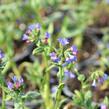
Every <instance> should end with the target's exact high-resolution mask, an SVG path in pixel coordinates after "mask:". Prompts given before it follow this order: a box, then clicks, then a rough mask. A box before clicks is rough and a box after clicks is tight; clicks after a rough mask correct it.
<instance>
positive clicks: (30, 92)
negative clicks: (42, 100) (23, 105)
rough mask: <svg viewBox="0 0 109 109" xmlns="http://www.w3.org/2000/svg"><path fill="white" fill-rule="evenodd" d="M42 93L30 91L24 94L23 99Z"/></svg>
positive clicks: (32, 97)
mask: <svg viewBox="0 0 109 109" xmlns="http://www.w3.org/2000/svg"><path fill="white" fill-rule="evenodd" d="M39 96H40V93H39V92H36V91H29V92H28V93H26V94H25V95H24V96H22V98H23V99H34V98H36V97H39Z"/></svg>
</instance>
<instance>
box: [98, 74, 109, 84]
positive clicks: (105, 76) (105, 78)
mask: <svg viewBox="0 0 109 109" xmlns="http://www.w3.org/2000/svg"><path fill="white" fill-rule="evenodd" d="M107 79H108V75H107V74H104V75H103V77H100V78H99V79H98V82H99V83H101V84H103V82H104V81H105V80H107Z"/></svg>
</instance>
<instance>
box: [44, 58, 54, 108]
mask: <svg viewBox="0 0 109 109" xmlns="http://www.w3.org/2000/svg"><path fill="white" fill-rule="evenodd" d="M44 62H45V65H46V67H45V68H47V66H48V62H47V57H46V56H44ZM43 93H44V94H43V97H44V102H45V107H46V109H53V102H52V98H51V96H50V72H49V69H48V70H45V84H44V92H43Z"/></svg>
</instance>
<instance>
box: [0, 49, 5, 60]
mask: <svg viewBox="0 0 109 109" xmlns="http://www.w3.org/2000/svg"><path fill="white" fill-rule="evenodd" d="M3 57H4V53H3V52H2V50H0V59H2V58H3Z"/></svg>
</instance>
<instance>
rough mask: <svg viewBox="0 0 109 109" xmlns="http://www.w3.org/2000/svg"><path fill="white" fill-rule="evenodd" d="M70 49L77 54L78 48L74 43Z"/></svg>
mask: <svg viewBox="0 0 109 109" xmlns="http://www.w3.org/2000/svg"><path fill="white" fill-rule="evenodd" d="M70 50H71V51H72V54H73V55H77V52H78V50H77V47H76V46H75V45H72V46H71V47H70Z"/></svg>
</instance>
